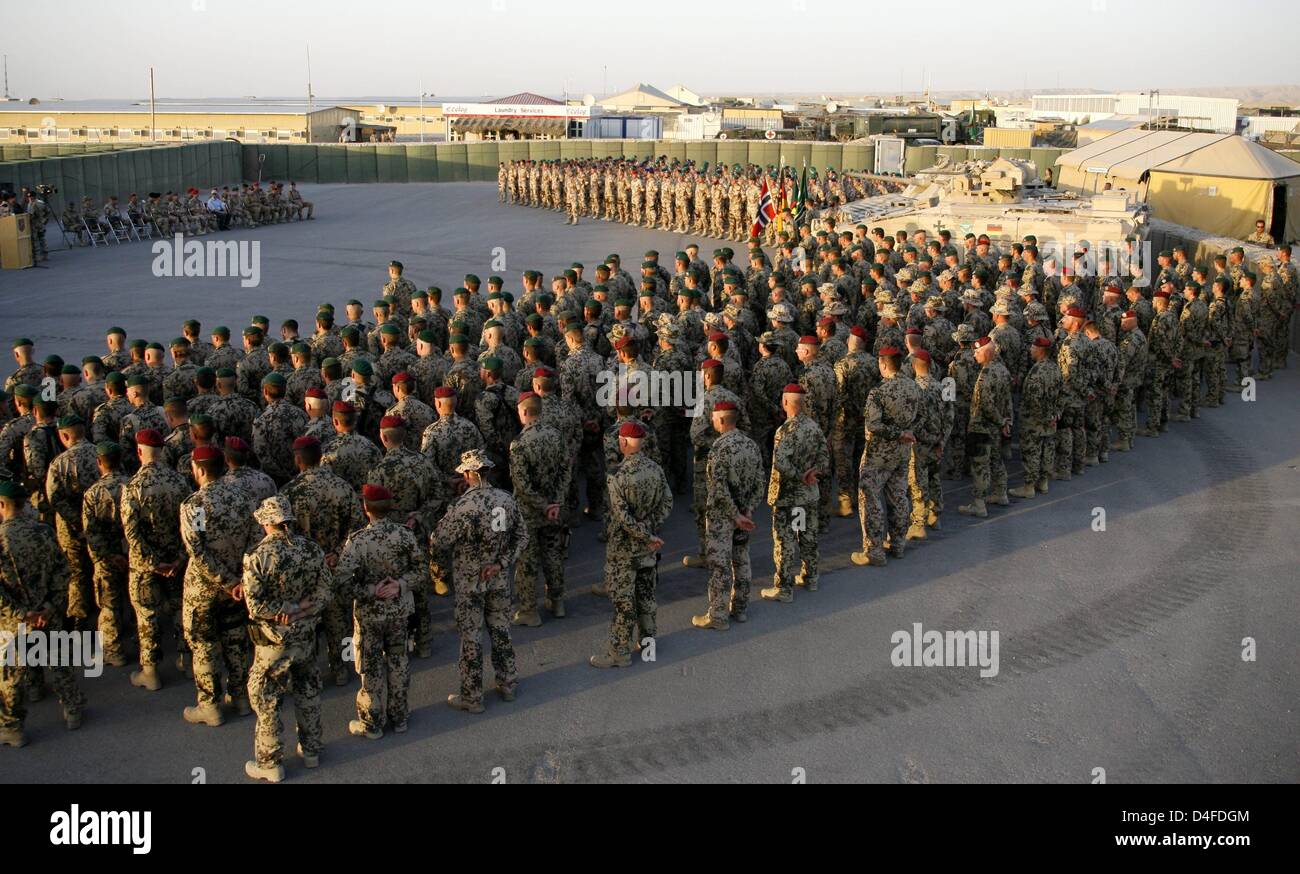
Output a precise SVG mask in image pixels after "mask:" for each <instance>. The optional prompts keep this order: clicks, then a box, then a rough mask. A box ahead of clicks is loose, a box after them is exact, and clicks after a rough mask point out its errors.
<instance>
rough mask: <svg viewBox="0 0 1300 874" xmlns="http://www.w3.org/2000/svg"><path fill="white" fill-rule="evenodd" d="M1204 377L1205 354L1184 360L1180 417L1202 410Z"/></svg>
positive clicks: (1179, 408)
mask: <svg viewBox="0 0 1300 874" xmlns="http://www.w3.org/2000/svg"><path fill="white" fill-rule="evenodd" d="M1261 361H1262V358H1261ZM1262 369H1263V368H1262V367H1261V370H1262ZM1204 377H1205V355H1204V354H1201V355H1197V356H1195V357H1192V358H1185V359H1183V366H1182V369H1181V370H1179V371H1178V395H1179V397H1180V398H1182V403H1181V404H1180V405H1179V407H1178V412H1179V414H1180V415H1184V416H1190V415H1192V414H1193V413H1195V412H1196V411H1197V409H1198V408H1200V406H1201V380H1202V379H1203V378H1204Z"/></svg>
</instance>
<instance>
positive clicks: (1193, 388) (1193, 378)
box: [1174, 282, 1210, 422]
mask: <svg viewBox="0 0 1300 874" xmlns="http://www.w3.org/2000/svg"><path fill="white" fill-rule="evenodd" d="M1200 293H1201V288H1200V286H1199V285H1197V284H1196V283H1194V282H1190V283H1188V284H1187V285H1186V286H1184V287H1183V300H1184V301H1185V303H1184V305H1183V311H1182V313H1181V314H1180V315H1179V318H1178V332H1179V335H1180V336H1181V337H1182V344H1181V349H1180V352H1179V358H1181V359H1182V362H1183V366H1182V369H1181V370H1180V371H1179V379H1178V394H1179V395H1180V396H1181V397H1182V404H1181V407H1180V409H1179V411H1178V415H1177V416H1175V417H1174V421H1175V422H1186V421H1189V420H1191V419H1199V418H1200V417H1201V414H1200V411H1199V407H1200V405H1201V378H1202V376H1203V371H1204V370H1205V355H1206V351H1207V350H1208V349H1209V346H1210V337H1209V308H1208V307H1207V306H1206V305H1205V302H1204V301H1202V300H1201V298H1200Z"/></svg>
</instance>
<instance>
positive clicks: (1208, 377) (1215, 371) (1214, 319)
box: [1205, 277, 1232, 407]
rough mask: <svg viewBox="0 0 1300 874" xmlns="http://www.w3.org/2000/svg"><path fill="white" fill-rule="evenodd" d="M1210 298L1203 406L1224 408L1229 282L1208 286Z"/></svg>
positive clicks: (1229, 337)
mask: <svg viewBox="0 0 1300 874" xmlns="http://www.w3.org/2000/svg"><path fill="white" fill-rule="evenodd" d="M1211 289H1212V293H1213V298H1212V299H1211V300H1210V305H1209V307H1208V308H1207V309H1206V313H1205V321H1206V340H1207V341H1208V342H1209V344H1210V346H1209V348H1208V349H1207V350H1206V352H1205V398H1206V400H1205V406H1207V407H1221V406H1223V388H1224V382H1225V380H1226V378H1227V373H1226V367H1227V350H1228V347H1229V346H1231V345H1232V317H1231V315H1230V314H1229V309H1228V299H1227V293H1228V280H1227V279H1226V278H1222V277H1220V279H1216V280H1215V281H1214V283H1213V285H1212V286H1211Z"/></svg>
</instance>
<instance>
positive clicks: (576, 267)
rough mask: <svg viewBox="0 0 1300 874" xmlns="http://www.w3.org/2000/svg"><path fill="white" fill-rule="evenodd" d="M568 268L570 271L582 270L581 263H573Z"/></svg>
mask: <svg viewBox="0 0 1300 874" xmlns="http://www.w3.org/2000/svg"><path fill="white" fill-rule="evenodd" d="M569 268H570V269H572V270H582V269H583V266H582V262H580V261H574V262H573V263H572V264H570V265H569Z"/></svg>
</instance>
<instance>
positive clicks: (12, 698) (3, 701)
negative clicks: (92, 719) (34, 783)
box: [0, 480, 86, 747]
mask: <svg viewBox="0 0 1300 874" xmlns="http://www.w3.org/2000/svg"><path fill="white" fill-rule="evenodd" d="M26 505H27V492H26V491H25V490H24V489H23V487H22V486H20V485H19V484H18V483H16V482H14V481H12V480H3V481H0V631H5V632H8V633H9V634H11V635H14V636H16V635H18V634H20V633H23V632H25V631H29V630H34V629H40V630H42V631H45V632H46V633H50V634H54V633H57V632H60V631H62V630H63V628H64V622H63V617H64V614H65V613H66V612H67V594H68V589H67V583H68V566H67V560H66V559H65V558H64V555H63V552H62V551H61V550H60V549H59V546H58V544H57V543H56V542H55V539H54V532H52V531H51V530H50V528H49V526H47V525H44V524H42V523H40V522H38V521H36V520H35V519H34V518H32V517H31V516H30V515H29V514H27V513H26V512H24V508H25V507H26ZM14 661H15V664H9V662H10V659H9V658H4V659H0V745H6V746H11V747H21V746H24V745H25V744H26V743H27V738H26V736H25V735H24V734H23V721H24V720H25V719H26V717H27V707H26V701H25V693H26V687H27V683H28V677H27V670H26V668H25V667H24V666H23V665H22V664H19V663H17V662H19V661H20V660H14ZM50 674H51V677H52V680H53V685H54V690H55V692H56V694H57V695H58V697H59V703H61V704H62V705H63V719H64V721H65V722H66V723H67V726H68V729H69V730H75V729H77V728H80V727H81V708H82V707H83V706H84V705H85V701H86V699H85V696H84V695H82V693H81V689H80V688H79V687H78V686H77V681H76V678H75V677H74V676H73V673H72V670H71V669H70V668H69V667H67V666H63V667H56V668H51V669H50Z"/></svg>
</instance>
